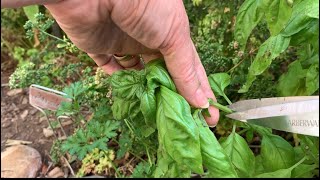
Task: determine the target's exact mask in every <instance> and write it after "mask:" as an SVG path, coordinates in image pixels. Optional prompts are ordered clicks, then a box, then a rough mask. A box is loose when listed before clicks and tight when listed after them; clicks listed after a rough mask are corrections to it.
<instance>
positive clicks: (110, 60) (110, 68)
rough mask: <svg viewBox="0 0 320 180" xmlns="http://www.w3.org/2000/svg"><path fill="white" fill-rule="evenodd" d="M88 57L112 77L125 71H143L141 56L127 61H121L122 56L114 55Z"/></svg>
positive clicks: (129, 58) (92, 55)
mask: <svg viewBox="0 0 320 180" xmlns="http://www.w3.org/2000/svg"><path fill="white" fill-rule="evenodd" d="M88 55H89V56H90V57H91V58H92V59H93V60H94V61H95V63H96V64H97V65H98V66H99V67H101V68H102V69H103V70H104V72H106V73H107V74H109V75H111V74H112V73H114V72H116V71H118V70H123V69H136V70H140V69H143V67H144V66H143V63H142V62H141V60H140V57H139V56H129V57H128V58H126V59H121V57H120V56H113V55H112V54H90V53H88Z"/></svg>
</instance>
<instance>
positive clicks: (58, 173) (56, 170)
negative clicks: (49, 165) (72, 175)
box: [48, 167, 64, 178]
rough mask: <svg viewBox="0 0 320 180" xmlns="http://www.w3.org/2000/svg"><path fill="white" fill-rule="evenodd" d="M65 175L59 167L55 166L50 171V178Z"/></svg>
mask: <svg viewBox="0 0 320 180" xmlns="http://www.w3.org/2000/svg"><path fill="white" fill-rule="evenodd" d="M63 176H64V172H63V171H62V170H61V169H60V168H59V167H55V168H54V169H52V170H51V171H50V172H49V173H48V177H49V178H58V177H63Z"/></svg>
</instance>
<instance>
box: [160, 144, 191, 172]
mask: <svg viewBox="0 0 320 180" xmlns="http://www.w3.org/2000/svg"><path fill="white" fill-rule="evenodd" d="M157 158H158V160H157V167H156V169H155V172H154V177H155V178H189V177H190V174H191V171H190V169H189V168H187V167H186V165H185V164H178V163H177V162H175V161H174V160H173V159H172V158H171V157H170V156H169V155H168V154H167V153H165V151H163V149H162V148H161V146H160V147H159V150H158V155H157Z"/></svg>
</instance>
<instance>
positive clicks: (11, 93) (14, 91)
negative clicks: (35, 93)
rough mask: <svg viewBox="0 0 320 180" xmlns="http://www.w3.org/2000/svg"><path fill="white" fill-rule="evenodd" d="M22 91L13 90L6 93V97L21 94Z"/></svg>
mask: <svg viewBox="0 0 320 180" xmlns="http://www.w3.org/2000/svg"><path fill="white" fill-rule="evenodd" d="M22 91H23V90H22V89H13V90H10V91H8V92H7V95H8V96H15V95H17V94H20V93H22Z"/></svg>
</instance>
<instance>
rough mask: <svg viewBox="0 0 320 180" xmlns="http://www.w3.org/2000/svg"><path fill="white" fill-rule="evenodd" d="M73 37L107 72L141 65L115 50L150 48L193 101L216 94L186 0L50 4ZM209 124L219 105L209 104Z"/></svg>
mask: <svg viewBox="0 0 320 180" xmlns="http://www.w3.org/2000/svg"><path fill="white" fill-rule="evenodd" d="M45 6H46V8H47V9H48V10H49V11H50V13H51V14H52V16H53V17H54V18H55V19H56V21H57V23H58V24H59V25H60V27H61V28H62V29H63V30H64V32H65V33H66V34H67V35H68V37H69V38H70V40H71V41H72V42H73V43H74V44H75V45H76V46H77V47H78V48H80V49H81V50H83V51H85V52H86V53H88V55H89V56H90V57H91V58H92V59H93V60H94V61H95V62H96V63H97V65H99V66H101V67H102V69H104V71H105V72H106V73H108V74H112V73H113V72H115V71H117V70H121V69H127V68H135V69H141V68H143V65H142V63H141V62H140V61H139V59H138V57H137V56H136V57H135V58H132V59H131V60H130V61H126V62H125V63H120V64H119V63H118V62H117V61H116V59H115V58H114V57H113V56H112V54H126V55H128V54H129V55H138V54H143V56H144V57H146V58H145V59H148V58H147V56H149V55H152V54H160V53H161V55H162V56H163V57H164V60H165V63H166V66H167V68H168V71H169V73H170V75H171V77H172V79H173V81H174V83H175V85H176V87H177V89H178V91H179V93H180V94H181V95H182V96H183V97H184V98H185V99H186V100H187V101H188V102H189V103H190V104H191V105H192V106H194V107H202V108H206V107H208V106H209V103H208V101H207V98H212V99H214V100H215V96H214V94H213V92H212V90H211V88H210V85H209V82H208V79H207V76H206V73H205V70H204V68H203V66H202V64H201V61H200V58H199V56H198V53H197V51H196V49H195V46H194V44H193V42H192V40H191V38H190V28H189V22H188V17H187V14H186V12H185V8H184V5H183V1H182V0H161V1H159V0H130V1H128V0H94V1H83V0H61V1H60V2H57V3H52V4H47V5H45ZM209 112H210V114H211V117H210V118H209V117H205V118H206V121H207V123H208V125H210V126H213V125H216V123H217V122H218V119H219V111H218V109H216V108H214V107H210V108H209Z"/></svg>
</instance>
